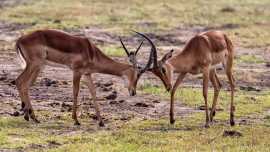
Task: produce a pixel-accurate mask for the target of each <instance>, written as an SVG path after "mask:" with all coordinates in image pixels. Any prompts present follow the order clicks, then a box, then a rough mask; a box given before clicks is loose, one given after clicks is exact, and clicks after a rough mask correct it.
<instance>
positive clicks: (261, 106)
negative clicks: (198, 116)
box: [139, 83, 270, 120]
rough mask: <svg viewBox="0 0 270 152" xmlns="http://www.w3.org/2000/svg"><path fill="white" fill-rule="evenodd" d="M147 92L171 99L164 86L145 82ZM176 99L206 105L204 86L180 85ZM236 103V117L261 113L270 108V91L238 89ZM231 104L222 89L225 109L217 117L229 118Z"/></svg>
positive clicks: (196, 105)
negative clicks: (203, 94)
mask: <svg viewBox="0 0 270 152" xmlns="http://www.w3.org/2000/svg"><path fill="white" fill-rule="evenodd" d="M139 89H140V90H142V91H143V92H145V93H150V94H155V95H159V96H161V97H163V98H164V99H168V100H169V99H170V98H169V97H170V96H169V93H167V92H166V91H165V89H164V87H163V86H153V85H151V84H149V83H145V84H144V85H142V86H141V88H139ZM208 96H209V97H208V99H209V100H208V105H209V106H211V105H212V97H213V89H209V95H208ZM175 100H177V101H180V102H181V103H184V104H185V105H187V106H190V107H194V108H195V107H199V106H201V105H204V100H203V96H202V88H190V87H179V88H178V90H177V91H176V93H175ZM234 103H235V106H236V113H235V115H236V117H238V118H239V117H243V116H246V115H249V114H255V113H256V114H260V113H262V112H264V111H265V110H266V109H268V108H270V92H269V91H262V92H260V93H258V92H252V91H250V92H246V91H241V90H239V91H237V92H236V93H235V99H234ZM229 105H230V92H229V91H224V90H222V89H221V91H220V94H219V98H218V106H217V107H219V108H221V109H223V111H222V112H218V115H217V118H218V119H221V120H226V119H228V112H229Z"/></svg>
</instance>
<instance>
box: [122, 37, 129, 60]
mask: <svg viewBox="0 0 270 152" xmlns="http://www.w3.org/2000/svg"><path fill="white" fill-rule="evenodd" d="M119 39H120V42H121V44H122V47H123V49H124V50H125V52H126V53H127V56H129V55H130V54H129V52H128V50H127V48H126V47H125V45H124V43H123V41H122V39H121V37H119Z"/></svg>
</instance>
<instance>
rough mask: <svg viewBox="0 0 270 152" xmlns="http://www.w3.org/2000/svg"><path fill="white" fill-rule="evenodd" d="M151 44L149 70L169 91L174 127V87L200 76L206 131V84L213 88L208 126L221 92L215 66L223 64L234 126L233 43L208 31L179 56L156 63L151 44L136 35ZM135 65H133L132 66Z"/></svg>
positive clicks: (153, 47)
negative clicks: (227, 82)
mask: <svg viewBox="0 0 270 152" xmlns="http://www.w3.org/2000/svg"><path fill="white" fill-rule="evenodd" d="M137 34H139V35H140V36H142V37H143V38H145V39H146V40H147V41H149V43H150V44H151V46H152V48H151V50H152V52H151V54H152V55H153V58H154V59H153V61H154V63H153V67H152V68H149V69H148V71H151V72H152V73H153V74H154V75H156V76H157V77H159V78H160V79H161V80H162V82H163V84H164V86H165V87H166V89H167V91H170V95H171V96H170V98H171V99H170V123H171V124H174V122H175V118H174V95H175V91H176V90H177V87H178V86H179V85H180V84H181V82H182V81H183V79H184V77H185V76H186V75H187V74H188V73H190V74H193V75H195V74H199V73H202V74H203V97H204V102H205V115H206V123H205V127H209V114H208V98H207V94H208V82H209V80H210V81H211V83H212V85H213V87H214V97H213V104H212V109H211V112H210V122H212V121H213V118H214V116H215V113H216V105H217V99H218V95H219V92H220V88H221V83H220V81H219V79H218V77H217V73H216V65H218V64H222V65H223V67H224V70H225V72H226V75H227V77H228V80H229V84H230V90H231V102H230V125H231V126H233V125H235V122H234V111H235V106H234V88H235V83H234V78H233V75H232V66H233V57H234V48H233V44H232V41H231V40H230V39H229V38H228V37H227V35H226V34H224V33H223V32H221V31H207V32H204V33H200V34H197V35H196V36H194V37H193V38H191V39H190V40H189V41H188V42H187V44H186V45H185V47H184V49H183V51H182V52H180V53H178V54H177V55H175V56H173V51H174V50H170V51H169V52H168V53H166V54H165V55H164V56H163V57H162V59H161V60H157V49H156V47H155V45H154V43H153V42H152V41H151V40H150V38H149V37H147V36H146V35H144V34H142V33H139V32H137ZM134 64H136V62H134ZM173 73H178V76H177V79H176V81H175V83H174V85H173V86H172V81H173Z"/></svg>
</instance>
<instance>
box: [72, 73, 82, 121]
mask: <svg viewBox="0 0 270 152" xmlns="http://www.w3.org/2000/svg"><path fill="white" fill-rule="evenodd" d="M80 80H81V74H80V73H79V72H75V71H74V72H73V107H72V109H73V111H72V118H73V120H74V121H75V123H74V124H75V125H80V122H79V121H78V118H77V108H78V100H77V99H78V94H79V90H80Z"/></svg>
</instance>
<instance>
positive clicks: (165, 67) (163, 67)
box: [122, 31, 173, 91]
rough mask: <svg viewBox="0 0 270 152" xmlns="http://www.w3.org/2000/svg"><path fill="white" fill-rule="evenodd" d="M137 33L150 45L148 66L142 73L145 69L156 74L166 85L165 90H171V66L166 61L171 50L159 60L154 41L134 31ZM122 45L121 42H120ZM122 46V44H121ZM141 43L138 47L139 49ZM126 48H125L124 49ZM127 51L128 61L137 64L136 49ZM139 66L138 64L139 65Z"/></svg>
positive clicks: (170, 54)
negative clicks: (130, 51)
mask: <svg viewBox="0 0 270 152" xmlns="http://www.w3.org/2000/svg"><path fill="white" fill-rule="evenodd" d="M134 32H135V33H137V34H138V35H140V36H142V37H143V38H145V39H146V40H147V41H148V42H149V43H150V45H151V54H150V56H149V61H148V64H147V65H149V67H147V68H144V69H142V70H141V71H142V73H143V72H145V71H150V72H152V73H153V74H154V75H156V76H157V77H159V78H160V79H161V81H162V83H163V84H164V86H165V87H166V90H167V91H170V90H171V87H172V85H171V80H172V75H173V73H172V67H171V66H170V64H168V63H167V62H166V61H167V60H168V59H169V58H171V57H172V53H173V50H171V51H170V52H168V53H166V54H165V55H164V56H163V57H162V59H161V60H158V59H157V49H156V46H155V45H154V43H153V42H152V41H151V39H150V38H149V37H147V36H146V35H144V34H142V33H139V32H136V31H134ZM122 45H123V43H122ZM123 47H124V45H123ZM140 47H141V45H140V46H139V47H138V48H139V49H140ZM125 50H126V49H125ZM126 52H127V56H128V58H129V61H130V62H131V63H132V64H133V65H136V66H138V65H139V64H138V63H137V59H136V55H137V52H138V49H137V50H136V51H135V52H132V53H128V51H127V50H126ZM152 63H153V66H152V67H150V66H151V64H152ZM139 68H140V66H139Z"/></svg>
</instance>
